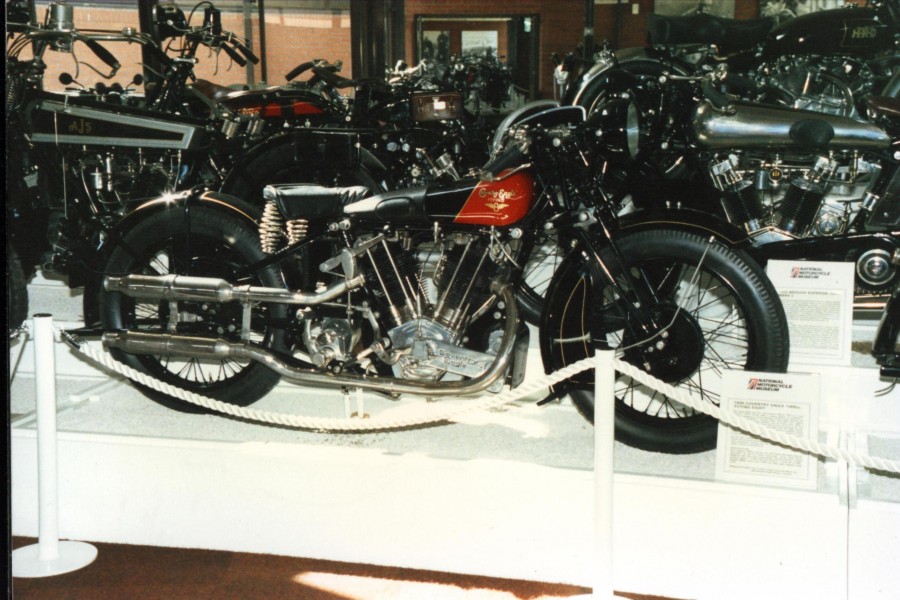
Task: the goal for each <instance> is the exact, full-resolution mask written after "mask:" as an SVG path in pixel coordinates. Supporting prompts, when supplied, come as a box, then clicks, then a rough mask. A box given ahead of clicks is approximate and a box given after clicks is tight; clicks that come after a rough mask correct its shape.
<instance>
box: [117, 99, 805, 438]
mask: <svg viewBox="0 0 900 600" xmlns="http://www.w3.org/2000/svg"><path fill="white" fill-rule="evenodd" d="M613 125H614V124H611V123H609V122H599V121H598V120H596V119H594V120H591V121H589V122H586V121H585V113H584V111H583V109H581V108H579V107H562V108H551V109H549V110H546V111H542V112H538V113H537V114H535V115H532V116H531V118H528V119H524V120H522V121H520V122H519V123H517V124H516V125H514V126H512V127H510V129H509V131H508V135H507V136H506V138H507V141H506V143H505V144H504V149H503V150H502V151H501V152H500V153H498V155H497V156H496V157H495V158H494V160H493V161H491V162H490V163H489V164H488V165H487V166H486V167H485V169H484V172H483V173H484V174H483V176H482V177H481V178H468V179H465V178H464V179H462V180H460V181H459V182H454V183H452V184H443V185H434V186H426V187H418V188H410V189H402V190H397V191H392V192H382V193H379V194H375V195H372V192H371V191H370V190H369V189H367V188H364V187H361V186H355V187H349V188H347V187H345V188H325V187H321V186H314V185H313V186H311V185H276V186H270V187H268V188H267V189H266V199H267V202H268V203H269V205H270V206H271V207H272V208H273V211H272V213H271V214H272V215H277V216H278V222H277V223H275V222H268V223H262V222H256V221H254V220H253V219H251V218H249V217H248V215H247V214H246V212H245V211H243V210H242V209H241V203H240V201H239V200H237V199H233V198H229V197H227V196H224V195H222V194H218V193H214V192H203V191H199V190H198V191H195V192H193V193H184V194H182V195H180V196H179V197H178V198H176V199H175V200H174V202H173V201H172V200H171V199H159V200H156V201H152V202H149V203H147V204H146V205H144V206H143V207H141V208H140V209H139V210H137V211H135V213H133V215H134V218H129V219H127V221H126V222H123V223H122V224H121V226H120V227H117V229H116V232H115V234H116V235H115V236H114V238H113V239H115V240H116V241H115V242H113V243H112V244H111V253H110V255H109V256H110V259H109V261H108V263H107V264H106V266H105V270H106V272H107V277H106V278H105V290H106V291H105V293H104V294H103V295H102V297H101V308H102V312H103V323H104V326H105V328H106V330H107V332H106V333H105V334H104V336H103V340H104V343H105V344H106V345H107V346H108V347H109V348H111V350H112V352H113V354H114V355H115V356H116V357H117V358H119V359H120V360H122V361H124V362H125V363H127V364H129V365H131V366H132V367H134V368H136V369H138V370H139V371H141V372H143V373H146V374H149V375H152V376H153V377H156V378H158V379H160V380H162V381H164V382H167V383H170V384H173V385H176V386H179V387H182V388H185V389H188V390H192V391H195V392H199V393H202V394H204V395H207V396H210V397H213V398H217V399H219V400H223V401H225V402H230V403H234V404H240V405H247V404H250V403H252V402H254V401H255V400H257V399H258V398H260V397H261V396H263V395H264V394H266V393H267V392H268V390H270V389H271V388H272V386H273V385H275V383H276V382H277V381H278V380H279V378H280V377H285V378H286V379H289V380H291V381H294V382H297V383H300V384H302V385H307V386H327V387H350V388H353V387H357V388H363V389H367V390H374V391H378V392H383V393H386V394H389V395H397V394H411V395H416V396H423V397H428V398H440V397H445V396H451V395H452V396H467V395H473V394H480V393H484V392H493V391H498V390H499V389H500V388H501V387H502V386H503V385H504V384H506V383H508V384H510V385H511V386H516V385H518V383H519V382H521V380H522V377H523V374H524V369H525V364H524V361H525V357H526V354H527V353H526V352H525V348H526V347H527V335H528V334H527V332H528V330H527V328H525V327H524V326H523V325H522V323H521V322H520V320H519V316H518V309H517V303H516V301H515V294H516V287H517V286H518V285H520V283H521V273H522V265H523V264H525V263H526V262H527V261H528V258H529V256H528V255H529V252H531V251H532V249H533V247H534V245H535V240H536V239H537V238H538V234H539V233H540V232H542V231H547V230H548V229H553V230H556V231H557V233H558V235H559V237H560V239H564V240H566V242H565V243H566V247H567V248H570V252H569V254H568V255H567V257H566V260H565V261H564V262H563V263H562V264H561V265H560V267H559V268H558V269H557V270H556V273H555V275H554V279H553V282H552V284H551V285H550V287H549V289H548V292H547V296H548V302H547V303H546V306H547V310H546V311H545V313H544V315H543V317H542V321H541V325H540V334H541V351H542V354H543V358H544V366H545V368H546V369H547V370H548V371H555V370H558V369H559V368H561V367H563V366H565V365H568V364H571V363H573V362H574V361H577V360H579V359H582V358H584V357H587V356H590V355H591V354H592V353H593V351H594V348H595V347H612V348H616V349H618V350H619V352H620V353H621V355H622V356H623V357H624V359H625V360H627V361H629V362H631V363H633V364H635V365H638V366H640V368H642V369H645V370H647V371H649V372H650V373H652V374H654V375H656V376H657V377H659V378H661V379H663V380H665V381H667V382H670V383H672V384H673V385H677V386H679V387H682V388H685V389H689V390H692V391H694V392H696V393H699V394H700V395H701V396H702V397H703V398H704V399H705V400H707V401H709V402H713V403H716V402H718V384H717V381H718V379H719V374H720V373H721V371H722V370H724V369H758V370H768V371H782V370H784V369H785V368H786V366H787V359H788V341H787V338H788V331H787V325H786V320H785V316H784V312H783V309H782V307H781V304H780V302H779V300H778V297H777V295H776V293H775V291H774V290H773V289H772V287H771V284H770V283H769V281H768V279H767V278H766V277H765V274H764V273H763V272H762V271H761V269H760V268H759V267H758V266H757V265H756V264H755V263H754V262H753V261H752V260H751V259H749V257H747V256H746V255H744V254H743V253H742V252H740V251H739V250H735V249H732V248H729V247H727V246H725V245H723V244H721V243H718V242H716V241H715V240H714V239H710V238H709V236H703V235H697V234H692V233H688V232H684V231H678V230H675V229H672V228H668V227H665V226H659V225H658V224H654V223H646V222H644V223H638V222H636V221H635V222H632V223H631V224H629V226H628V228H626V229H622V228H620V227H619V223H618V220H617V219H616V217H615V215H614V212H613V211H614V209H615V207H614V206H613V205H612V204H611V203H610V202H609V201H608V197H607V195H606V194H605V192H604V190H603V182H602V181H601V180H600V178H598V176H597V174H598V173H601V172H602V171H603V168H602V165H603V163H604V162H605V161H607V160H609V159H610V158H611V157H614V156H615V155H617V154H619V153H620V152H624V151H626V149H627V146H625V145H621V144H618V143H616V142H614V140H612V139H603V140H602V142H601V141H600V140H599V138H598V136H597V132H598V131H607V130H608V129H609V128H610V127H612V126H613ZM623 125H624V124H619V125H618V127H619V128H620V129H621V127H622V126H623ZM618 141H619V142H623V143H624V141H625V139H624V138H622V139H621V140H618ZM276 225H277V227H276ZM261 240H262V244H261V243H260V242H261ZM592 379H593V375H592V374H589V373H586V374H582V375H579V376H577V377H574V378H573V379H571V380H570V381H568V382H567V384H566V385H565V386H563V387H564V390H563V391H569V392H570V393H571V394H572V397H573V398H574V399H575V402H576V404H577V405H578V407H579V409H580V410H581V411H582V413H583V414H584V415H585V416H586V417H588V418H592V415H593V388H592V385H593V384H592ZM142 391H145V392H146V393H147V394H148V395H149V396H150V397H151V398H153V399H154V400H157V401H159V402H162V403H164V404H166V405H169V406H173V407H175V406H183V405H180V404H178V401H175V400H173V399H171V398H169V397H167V396H163V395H162V394H160V393H158V392H155V391H152V390H149V389H145V388H142ZM617 395H618V400H619V401H618V403H617V409H616V410H617V434H618V436H619V438H620V439H622V440H623V441H625V442H626V443H629V444H632V445H635V446H639V447H642V448H648V449H653V450H662V451H667V452H694V451H699V450H704V449H708V448H710V447H712V446H714V445H715V439H716V422H715V420H713V419H711V418H709V417H706V416H703V415H700V414H695V413H694V412H693V411H691V410H690V409H687V408H686V407H685V406H683V405H681V404H679V403H678V402H676V401H674V400H672V399H670V398H666V397H664V396H662V395H660V394H658V393H656V392H653V391H652V390H649V389H647V388H645V387H644V386H642V385H640V384H638V383H636V382H635V381H632V380H631V379H630V378H628V377H625V376H622V377H620V378H619V380H618V384H617Z"/></svg>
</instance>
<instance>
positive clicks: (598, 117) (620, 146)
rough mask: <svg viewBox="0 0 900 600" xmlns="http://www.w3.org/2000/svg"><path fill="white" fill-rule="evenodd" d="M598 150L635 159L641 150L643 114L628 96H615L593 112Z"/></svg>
mask: <svg viewBox="0 0 900 600" xmlns="http://www.w3.org/2000/svg"><path fill="white" fill-rule="evenodd" d="M590 125H591V126H592V127H593V128H594V129H595V131H596V136H597V140H598V142H599V148H598V150H599V151H600V152H601V153H603V154H606V155H608V156H618V157H624V158H629V159H633V158H635V157H636V156H637V154H638V151H639V150H640V137H641V116H640V111H639V110H638V108H637V106H636V105H635V103H634V102H633V101H632V100H631V99H630V98H626V97H619V98H613V99H610V100H608V101H606V102H604V103H603V104H602V105H599V106H597V107H596V108H595V109H594V111H593V112H592V113H591V117H590Z"/></svg>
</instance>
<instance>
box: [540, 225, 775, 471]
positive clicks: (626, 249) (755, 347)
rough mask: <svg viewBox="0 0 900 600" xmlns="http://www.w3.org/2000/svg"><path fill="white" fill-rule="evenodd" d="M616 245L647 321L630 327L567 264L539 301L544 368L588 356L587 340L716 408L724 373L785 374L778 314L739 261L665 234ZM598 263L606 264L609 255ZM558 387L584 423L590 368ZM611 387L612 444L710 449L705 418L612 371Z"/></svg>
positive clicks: (582, 270)
mask: <svg viewBox="0 0 900 600" xmlns="http://www.w3.org/2000/svg"><path fill="white" fill-rule="evenodd" d="M617 245H618V248H619V250H620V252H621V255H622V256H623V257H624V261H625V263H626V265H625V267H626V268H627V269H628V271H629V273H630V274H631V275H632V277H634V278H635V279H637V280H638V281H642V282H643V285H644V287H645V289H646V290H647V291H649V292H650V293H651V294H653V296H654V300H653V306H652V308H650V309H649V313H650V315H651V316H652V324H649V323H637V322H634V317H632V316H629V315H628V314H627V313H626V312H625V311H623V309H622V299H620V298H616V297H615V294H614V292H613V288H612V286H610V285H606V284H601V285H600V286H599V289H592V287H591V282H590V277H589V275H588V272H587V264H586V262H585V261H584V260H571V261H568V262H567V263H566V264H565V265H564V266H563V267H562V271H561V273H560V278H559V279H558V280H557V283H556V284H555V285H554V286H553V291H552V292H551V294H550V295H549V296H548V300H547V302H548V314H547V318H546V319H545V321H544V327H545V329H544V331H545V335H546V340H545V342H544V347H543V348H542V351H543V353H544V361H545V364H548V366H549V367H550V368H552V369H553V370H557V369H559V368H562V367H564V366H566V365H568V364H571V363H573V362H576V361H578V360H580V359H582V358H585V357H588V356H591V355H593V352H594V343H593V340H595V339H602V340H604V341H606V343H607V344H608V345H609V346H610V347H612V348H616V349H617V350H618V352H617V355H618V356H619V358H620V359H622V360H625V361H626V362H628V363H630V364H633V365H635V366H637V367H639V368H640V369H642V370H644V371H647V372H649V373H650V374H651V375H653V376H655V377H657V378H658V379H661V380H662V381H664V382H666V383H668V384H670V385H673V386H675V387H677V388H679V389H684V390H686V391H688V392H690V393H691V394H692V395H693V396H694V397H695V398H698V399H700V400H702V401H704V402H709V403H711V404H716V405H718V404H719V395H720V390H721V378H722V373H723V372H724V371H726V370H732V369H738V370H754V371H770V372H783V371H784V370H785V369H786V368H787V362H788V353H789V341H788V329H787V322H786V319H785V316H784V310H783V309H782V307H781V303H780V302H779V301H778V296H777V294H776V292H775V290H774V289H773V288H772V286H771V283H770V282H769V281H768V279H767V278H766V276H765V274H764V273H763V272H762V270H761V269H760V267H759V266H758V265H756V264H755V263H753V262H752V261H751V260H750V259H749V257H747V256H746V255H744V254H743V253H739V252H736V251H734V250H731V249H728V248H726V247H724V246H722V245H719V244H710V243H708V242H707V240H705V239H703V238H701V237H699V236H696V235H693V234H688V233H684V232H678V231H668V230H663V231H653V232H649V231H648V232H639V233H634V234H629V235H626V236H623V237H622V238H620V239H619V240H618V241H617ZM604 259H605V260H607V259H608V261H609V262H608V264H610V265H612V264H614V263H613V261H612V256H611V253H609V252H607V253H605V254H604ZM628 301H630V302H631V301H633V298H628ZM645 308H646V307H645ZM568 384H569V391H570V394H571V397H572V400H573V401H574V403H575V405H576V407H577V408H578V410H579V411H580V412H581V413H582V414H583V415H584V416H585V417H586V418H587V419H589V420H591V421H593V418H594V390H593V385H594V374H593V372H592V371H585V372H583V373H582V374H580V375H578V376H576V377H574V378H573V379H571V380H569V382H568ZM615 390H616V392H615V393H616V439H618V440H619V441H621V442H623V443H625V444H628V445H630V446H634V447H637V448H641V449H644V450H651V451H655V452H668V453H674V454H681V453H690V452H700V451H704V450H709V449H712V448H714V447H715V445H716V428H717V422H716V421H715V420H714V419H713V418H711V417H709V416H707V415H705V414H702V413H698V412H695V411H694V410H692V409H691V408H690V407H688V406H686V405H684V404H682V403H680V402H678V401H676V400H675V399H673V398H670V397H668V396H666V395H664V394H662V393H660V392H658V391H656V390H655V389H653V388H651V387H648V386H645V385H644V384H641V383H638V382H637V381H635V380H633V379H632V378H631V377H628V376H625V375H622V374H619V375H618V376H617V379H616V387H615Z"/></svg>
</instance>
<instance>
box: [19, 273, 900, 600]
mask: <svg viewBox="0 0 900 600" xmlns="http://www.w3.org/2000/svg"><path fill="white" fill-rule="evenodd" d="M32 287H34V286H32ZM49 287H50V288H52V286H49ZM36 291H37V292H47V293H48V295H51V296H53V293H54V290H50V291H47V290H43V289H42V290H36ZM55 294H56V296H54V297H57V298H58V297H59V295H60V294H59V290H55ZM36 296H40V294H36ZM33 297H34V296H33ZM72 301H73V298H68V297H66V298H65V299H64V301H63V302H62V303H61V304H60V305H59V306H48V304H49V303H48V302H46V301H45V300H41V305H38V304H35V301H34V300H33V301H32V311H35V310H36V309H40V310H42V311H46V312H53V313H54V314H56V315H60V316H61V317H66V316H69V317H70V318H71V319H72V320H73V321H74V320H75V319H76V318H77V316H78V309H77V308H73V303H72ZM67 310H68V311H70V312H69V313H68V314H67V313H66V311H67ZM72 311H74V315H73V314H72ZM869 327H870V325H868V324H861V326H860V330H861V336H860V337H861V338H865V336H866V335H867V331H868V328H869ZM869 333H871V334H874V329H872V330H871V331H870V332H869ZM868 339H871V338H868ZM26 346H27V345H26ZM22 348H23V345H22V344H21V343H19V344H16V345H14V346H13V347H12V349H11V355H12V356H13V358H15V356H16V355H17V353H19V352H20V351H21V350H22ZM858 358H859V362H860V363H862V364H861V365H859V366H855V367H853V368H847V369H843V370H841V369H830V370H829V372H827V373H824V374H823V377H827V378H828V380H827V381H823V386H822V387H823V389H826V390H828V392H829V393H828V394H827V399H826V400H825V401H824V402H823V414H822V417H821V420H820V425H821V428H822V431H823V432H824V433H823V436H822V440H823V441H825V440H826V439H829V440H837V439H839V438H841V437H852V438H853V440H854V442H855V444H856V449H857V450H866V451H868V452H869V453H871V454H873V455H876V456H883V457H887V458H892V459H895V460H896V459H898V458H900V391H894V392H893V393H891V394H890V395H888V396H886V397H881V398H874V397H873V392H874V391H875V390H877V389H880V388H882V387H884V383H883V382H880V381H878V379H877V370H876V369H874V368H872V366H871V365H870V364H867V363H866V357H865V356H863V355H860V357H858ZM30 361H31V358H30V349H29V348H27V347H25V348H24V352H22V353H21V361H20V362H19V364H18V371H17V374H16V376H15V378H14V379H13V381H12V382H11V392H12V393H11V403H10V407H11V412H12V413H13V419H12V432H11V433H12V436H11V437H12V448H11V450H12V488H11V490H12V491H11V496H12V533H13V535H22V536H35V535H36V532H37V524H38V523H37V476H36V473H35V465H36V461H37V458H36V433H35V431H34V420H33V417H32V414H31V413H32V411H33V410H34V375H33V364H32V363H31V362H30ZM57 368H58V370H59V372H60V373H61V375H60V377H59V379H58V384H57V388H58V395H59V403H60V413H59V418H58V429H59V431H60V434H59V446H58V447H59V457H60V464H59V495H60V509H59V510H60V536H61V537H62V538H64V539H76V540H83V541H92V542H114V543H128V544H149V545H158V546H173V547H190V548H210V549H218V550H232V551H244V552H258V553H269V554H282V555H290V556H304V557H309V558H322V559H331V560H339V561H352V562H363V563H371V564H378V565H388V566H401V567H411V568H426V569H435V570H441V571H450V572H460V573H469V574H476V575H488V576H498V577H511V578H522V579H533V580H540V581H549V582H563V583H573V584H581V585H590V584H591V582H592V580H593V573H592V558H591V557H592V526H593V516H592V513H591V511H592V508H593V497H592V494H593V479H592V472H591V468H592V462H593V459H592V440H593V435H592V431H591V428H590V427H589V426H588V425H587V423H586V422H584V420H583V419H582V418H581V417H580V416H579V415H578V414H577V413H576V412H575V410H574V408H572V407H571V406H570V405H569V404H568V403H567V402H563V403H559V404H551V405H549V406H545V407H536V406H535V403H534V402H532V401H525V402H522V403H519V404H520V405H519V406H518V407H511V408H510V409H508V410H505V411H503V412H494V413H490V414H487V415H484V416H482V417H480V418H478V419H470V420H469V421H468V422H467V423H464V424H453V425H445V426H440V427H431V428H422V429H413V430H406V431H396V432H385V433H372V434H321V433H313V432H303V431H294V430H290V429H285V428H274V427H267V426H263V425H256V424H252V423H245V422H241V421H237V420H234V419H226V418H223V417H217V416H212V415H185V414H180V413H177V412H175V411H172V410H168V409H165V408H162V407H160V406H158V405H156V404H154V403H152V402H150V401H149V400H146V399H145V398H144V397H143V396H141V395H140V394H139V393H137V392H136V391H135V390H134V389H133V388H132V387H131V386H130V385H128V384H127V383H123V382H120V381H118V380H116V379H113V380H110V379H109V378H108V377H107V376H105V375H104V374H103V373H101V372H99V371H97V370H96V369H94V368H93V367H91V366H90V365H87V364H86V363H84V362H82V361H81V360H80V359H78V358H76V357H75V356H74V355H72V353H71V352H70V351H69V350H68V349H67V348H66V347H64V346H62V345H61V344H60V345H59V348H58V359H57ZM366 398H367V399H366V402H367V407H371V409H372V412H376V411H378V410H382V409H384V408H387V407H390V406H391V405H392V403H391V402H389V401H387V400H382V399H379V398H377V397H374V396H367V397H366ZM255 408H260V409H263V410H272V411H277V412H295V413H302V414H318V415H323V416H324V415H328V416H343V401H342V400H341V398H340V396H339V395H338V394H336V393H333V392H321V391H318V390H315V391H310V390H303V391H302V397H301V398H298V388H296V387H293V386H289V385H281V386H279V387H278V388H276V390H275V391H274V392H273V393H272V394H270V395H269V396H268V397H266V398H265V399H263V400H262V401H260V403H258V404H257V405H255ZM858 431H866V432H868V435H863V434H860V433H858ZM714 470H715V457H714V453H712V452H707V453H702V454H698V455H692V456H669V455H661V454H653V453H647V452H641V451H637V450H634V449H631V448H627V447H625V446H622V445H619V444H617V446H616V472H617V473H616V479H615V491H614V494H615V495H614V503H615V504H614V506H615V518H614V522H615V539H614V549H615V571H614V584H615V588H616V589H617V590H620V591H625V592H639V593H645V594H656V595H666V596H672V597H679V598H729V599H742V598H748V599H749V598H753V599H756V598H770V599H780V598H785V599H787V598H790V599H791V600H793V599H796V598H810V597H815V598H817V599H818V600H831V599H835V600H837V599H852V600H864V599H865V600H868V599H872V598H876V599H877V598H885V599H887V598H894V597H896V590H897V589H900V573H898V572H897V569H896V566H895V564H894V562H895V560H896V556H897V555H898V550H900V537H898V536H900V478H898V477H896V476H884V475H877V474H872V473H867V472H864V471H858V470H857V469H849V470H848V469H846V468H845V467H841V466H839V465H837V464H835V463H828V464H826V463H820V468H819V471H820V477H819V487H818V489H817V490H816V491H796V490H785V489H776V488H768V487H758V486H749V485H736V484H726V483H721V482H716V481H714V480H713V475H714Z"/></svg>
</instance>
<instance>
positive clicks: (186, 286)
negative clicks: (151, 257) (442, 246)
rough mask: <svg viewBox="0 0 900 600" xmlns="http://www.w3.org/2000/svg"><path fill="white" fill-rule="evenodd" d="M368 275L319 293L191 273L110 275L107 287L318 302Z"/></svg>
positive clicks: (164, 295)
mask: <svg viewBox="0 0 900 600" xmlns="http://www.w3.org/2000/svg"><path fill="white" fill-rule="evenodd" d="M364 283H365V277H363V276H362V275H358V276H356V277H353V278H351V279H346V280H344V281H339V282H337V283H335V284H333V285H331V286H329V287H328V288H326V289H325V290H323V291H321V292H317V293H312V294H310V293H307V292H301V291H293V290H287V289H282V288H269V287H261V286H252V285H241V286H237V285H232V284H230V283H228V282H227V281H225V280H224V279H215V278H212V277H191V276H188V275H125V276H123V277H106V278H104V279H103V287H104V288H105V289H106V291H108V292H119V293H122V294H125V295H126V296H130V297H132V298H140V299H145V300H192V301H197V302H242V303H249V302H276V303H280V304H303V305H315V304H322V303H323V302H330V301H331V300H334V299H335V298H338V297H340V296H343V295H344V294H346V293H347V292H348V291H350V290H354V289H356V288H358V287H362V285H363V284H364Z"/></svg>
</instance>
